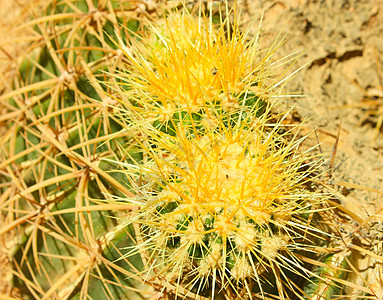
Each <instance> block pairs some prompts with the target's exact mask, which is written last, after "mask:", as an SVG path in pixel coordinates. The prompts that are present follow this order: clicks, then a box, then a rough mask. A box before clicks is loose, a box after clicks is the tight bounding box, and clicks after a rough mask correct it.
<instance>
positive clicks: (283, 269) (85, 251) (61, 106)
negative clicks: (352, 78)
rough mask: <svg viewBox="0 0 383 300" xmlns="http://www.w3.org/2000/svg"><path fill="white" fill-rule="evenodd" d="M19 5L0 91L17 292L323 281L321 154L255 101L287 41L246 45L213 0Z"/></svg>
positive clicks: (60, 295)
mask: <svg viewBox="0 0 383 300" xmlns="http://www.w3.org/2000/svg"><path fill="white" fill-rule="evenodd" d="M33 8H34V9H33V10H32V11H31V16H33V18H32V19H31V20H30V21H29V22H27V23H26V24H25V25H23V26H22V27H21V28H20V30H25V31H26V32H27V33H28V35H29V36H31V38H30V39H31V41H30V42H29V43H28V46H27V47H26V48H25V52H24V53H23V54H22V55H21V56H20V57H18V58H17V61H15V65H16V66H17V67H16V69H15V70H13V73H12V72H11V73H9V74H8V76H7V80H4V81H3V87H4V91H3V94H2V95H1V96H0V105H1V109H0V111H5V114H3V115H2V116H1V117H0V122H1V125H2V128H5V130H4V134H3V135H2V137H1V140H0V144H1V146H0V155H1V156H0V175H1V177H0V180H1V182H0V183H1V186H0V187H1V192H2V194H1V197H0V210H1V217H2V219H3V220H4V225H3V226H2V228H1V229H0V234H1V235H5V234H8V233H12V236H13V239H12V240H10V241H9V243H8V245H7V247H8V248H9V249H10V250H11V252H12V253H11V255H10V256H11V257H12V263H13V269H14V271H13V273H14V281H13V285H14V286H17V287H18V288H19V291H20V294H22V295H23V297H25V298H30V299H50V298H52V299H78V298H79V299H87V298H92V299H106V298H108V299H135V298H146V297H154V298H165V297H166V296H165V295H170V296H169V297H170V298H171V297H184V298H194V299H196V298H203V297H205V298H207V297H213V298H214V297H221V296H224V297H226V298H229V299H235V298H246V297H248V298H267V297H274V298H275V297H279V298H281V299H283V298H289V297H291V298H294V297H295V298H300V299H302V298H304V297H307V298H309V297H310V296H311V295H312V294H313V293H315V291H314V292H312V290H315V288H313V286H312V284H314V286H318V285H315V280H316V279H319V280H320V281H326V282H328V280H327V279H326V277H324V276H323V275H322V274H321V273H320V272H318V273H316V272H315V268H314V267H315V266H321V267H323V266H324V265H325V266H327V263H326V262H327V261H325V262H323V263H321V262H319V263H316V259H317V258H318V257H320V256H321V253H324V252H325V251H324V250H323V246H325V245H326V243H327V240H326V238H328V237H330V236H331V235H329V234H327V233H326V232H325V229H319V227H320V225H319V221H320V219H321V213H322V212H323V211H324V212H325V213H329V210H328V209H327V207H326V199H327V195H325V194H323V193H321V192H318V191H317V190H316V189H315V186H314V187H312V186H311V185H310V184H309V183H310V182H311V180H312V178H315V177H317V176H318V174H317V173H316V172H317V167H318V166H319V165H321V160H320V159H318V157H315V156H314V155H311V154H310V153H311V152H310V149H306V148H305V146H304V139H305V138H304V137H301V136H300V135H299V132H298V130H297V129H298V128H299V127H300V125H299V126H294V125H289V126H287V125H284V124H283V123H284V121H285V120H286V114H280V115H278V114H275V113H273V108H274V107H275V104H276V103H277V102H276V99H278V96H279V95H281V93H282V87H283V85H284V83H285V82H286V80H287V79H288V77H289V76H288V75H286V74H287V73H285V72H286V71H283V72H279V71H278V70H279V69H278V66H280V65H282V66H286V65H287V66H290V65H291V64H292V63H293V62H294V61H295V60H296V56H291V57H287V58H285V59H283V60H281V61H273V60H272V55H273V53H274V52H275V51H276V49H277V48H278V45H279V44H280V42H276V43H275V44H274V45H272V46H271V47H270V48H268V49H267V50H261V49H260V39H259V36H256V37H254V38H253V39H251V38H249V34H248V32H247V31H245V32H244V33H243V32H242V31H241V30H240V29H239V26H238V23H237V19H236V18H235V17H234V21H233V22H231V21H230V13H229V9H228V8H227V7H226V14H227V15H228V16H227V18H224V17H222V15H218V17H217V16H214V15H213V14H212V13H211V12H210V15H209V12H207V13H206V15H205V12H204V11H203V10H202V9H201V10H200V11H199V14H197V15H195V14H191V13H189V12H188V11H187V9H186V6H182V5H181V8H179V9H176V10H172V11H169V12H166V13H164V14H163V17H164V18H163V19H162V20H161V19H160V20H159V21H158V20H156V21H152V22H147V21H145V20H144V18H138V15H137V8H138V7H137V6H135V4H130V3H129V2H126V1H117V0H115V1H112V0H107V1H99V2H98V4H97V5H94V4H93V2H92V1H89V0H88V1H85V0H84V1H75V2H73V1H61V2H56V1H47V2H37V4H35V6H33ZM141 11H142V10H141ZM234 15H235V14H234ZM216 23H218V24H216ZM285 69H289V67H286V68H285ZM9 79H11V80H9ZM322 227H323V226H322ZM328 265H329V266H330V268H331V264H328ZM326 270H327V269H326Z"/></svg>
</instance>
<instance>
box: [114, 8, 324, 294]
mask: <svg viewBox="0 0 383 300" xmlns="http://www.w3.org/2000/svg"><path fill="white" fill-rule="evenodd" d="M226 22H229V21H228V20H226V21H222V22H221V23H222V24H221V25H220V26H218V27H217V26H216V25H214V24H213V23H211V22H210V21H209V19H208V18H206V17H194V16H192V15H190V14H188V13H183V14H180V13H170V14H169V15H168V16H167V17H166V19H164V20H163V21H162V22H160V23H159V24H155V25H152V28H151V30H152V35H150V36H149V37H145V38H142V39H141V40H140V42H139V43H133V44H132V45H131V47H130V48H128V47H125V48H124V50H125V53H126V55H127V56H128V57H129V58H130V60H131V63H132V65H131V66H130V69H129V71H126V74H125V75H126V76H125V75H124V74H121V75H119V79H121V82H122V83H121V84H120V86H127V87H128V88H127V89H125V90H124V91H123V92H122V93H120V97H122V99H123V102H124V103H125V105H126V107H127V109H126V111H125V112H124V117H126V116H128V117H129V118H130V119H131V124H132V125H131V126H132V128H134V127H136V129H138V130H139V132H140V134H139V135H137V137H136V140H137V143H138V144H139V145H141V149H142V153H143V157H144V159H143V160H142V162H137V164H135V165H134V166H133V165H126V167H127V171H126V174H127V175H128V176H129V177H130V178H133V180H130V181H134V182H141V184H142V186H141V187H140V188H139V189H137V191H136V193H137V194H138V199H136V200H134V203H139V206H140V207H139V210H138V213H137V216H136V217H135V218H133V219H132V220H130V222H133V223H136V224H139V226H140V228H141V230H140V234H139V235H141V239H140V240H142V243H141V244H140V245H139V246H138V247H137V248H135V249H134V250H133V253H138V252H140V253H141V252H142V248H143V247H144V249H145V251H146V252H148V253H149V258H148V266H150V267H148V268H147V269H145V270H144V271H145V272H148V274H151V273H153V272H154V273H156V274H165V275H164V276H165V277H166V278H167V280H168V282H176V283H177V284H178V285H180V286H182V287H184V288H185V287H186V288H187V289H189V290H190V291H193V292H194V293H196V294H198V295H199V294H201V293H202V294H203V293H206V290H209V291H210V292H208V294H210V295H211V296H212V297H214V295H215V294H217V293H219V292H218V291H219V290H221V291H222V290H225V289H228V290H232V291H234V294H237V295H243V292H242V291H245V293H246V294H247V295H249V296H250V297H251V295H252V293H253V292H254V291H258V293H261V294H262V295H263V293H264V292H263V290H264V289H263V286H264V284H265V282H269V283H270V282H271V285H274V284H275V285H276V286H277V288H276V289H277V291H278V292H277V293H278V294H279V295H285V287H283V285H287V286H288V289H291V290H294V287H293V285H292V284H291V283H290V281H289V279H288V276H287V275H285V274H284V272H285V271H286V270H287V271H290V272H293V273H296V274H304V273H305V269H304V268H303V267H302V266H301V265H300V262H299V259H298V258H297V257H296V256H295V251H296V250H297V249H299V251H301V250H302V249H303V251H310V249H311V248H312V246H311V235H312V234H313V232H314V231H315V229H313V227H312V225H311V224H310V222H309V221H308V220H307V219H306V217H304V214H305V213H307V212H309V210H310V209H311V208H312V206H313V205H314V204H315V203H317V201H318V197H317V195H316V194H314V193H311V192H308V191H307V190H306V189H304V188H302V182H303V181H305V180H307V176H308V174H309V173H310V171H307V170H310V169H311V168H312V166H311V167H310V166H306V167H305V168H303V165H304V164H305V162H306V161H307V152H306V151H305V150H302V149H301V143H302V140H303V139H297V138H294V137H291V136H294V135H293V134H292V132H293V131H294V129H292V130H287V132H286V133H281V131H280V130H279V129H280V128H283V126H282V124H281V123H280V122H279V121H274V122H271V117H270V110H269V107H270V105H271V102H270V98H271V97H276V96H278V93H277V92H276V91H275V90H274V88H275V86H277V85H278V81H277V79H276V78H275V77H273V76H272V73H271V69H270V65H271V64H270V58H271V55H272V53H273V52H274V50H275V49H272V50H269V51H266V52H265V53H263V56H262V55H261V52H260V51H259V44H258V41H257V38H255V39H252V40H250V41H248V36H247V34H243V33H240V31H239V29H238V26H237V24H236V23H234V25H233V26H232V27H230V26H229V24H228V23H226ZM278 80H280V79H278ZM116 90H117V91H119V87H116ZM169 128H171V130H168V129H169ZM303 169H305V171H302V170H303ZM142 198H144V199H145V200H144V201H142ZM301 252H302V251H301ZM292 265H295V266H292ZM270 275H271V277H273V279H270ZM302 276H304V275H302Z"/></svg>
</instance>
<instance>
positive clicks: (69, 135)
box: [0, 0, 144, 299]
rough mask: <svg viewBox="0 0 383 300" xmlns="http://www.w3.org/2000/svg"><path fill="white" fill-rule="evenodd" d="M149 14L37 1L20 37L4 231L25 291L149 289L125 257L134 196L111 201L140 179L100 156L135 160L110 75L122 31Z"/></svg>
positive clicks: (7, 122) (81, 294)
mask: <svg viewBox="0 0 383 300" xmlns="http://www.w3.org/2000/svg"><path fill="white" fill-rule="evenodd" d="M141 23H142V22H141V20H140V18H139V14H138V13H137V6H136V4H134V3H133V4H132V3H130V2H127V1H117V0H116V1H114V0H111V1H109V0H107V1H98V2H96V1H36V2H35V3H34V4H33V5H31V8H30V19H29V20H28V21H27V22H26V23H25V24H23V25H22V26H21V27H20V28H18V29H17V30H18V34H17V36H18V37H17V40H16V41H12V39H11V37H9V39H10V40H11V41H10V43H12V42H13V43H17V42H18V41H20V42H21V43H24V44H25V46H24V47H23V49H22V51H21V50H20V53H19V56H18V57H15V58H14V62H13V63H14V66H15V69H14V70H11V71H10V72H9V73H8V74H7V76H4V78H3V79H4V80H3V82H2V95H1V96H0V105H1V109H0V110H1V111H2V112H4V113H2V115H1V116H0V124H1V128H2V136H1V138H0V144H1V146H0V184H1V186H0V188H1V197H0V210H1V220H2V224H3V225H2V226H1V229H0V233H1V235H2V236H4V235H5V234H8V236H9V240H8V241H7V245H6V247H7V248H8V249H9V251H10V256H12V258H13V268H14V279H13V281H14V282H13V285H14V286H15V287H17V288H18V289H19V292H20V293H21V295H22V296H23V297H25V298H29V299H68V298H81V299H86V298H88V297H91V298H93V299H105V298H106V297H107V298H120V297H124V296H123V295H126V296H125V297H143V296H142V293H143V294H144V292H142V291H140V288H139V285H138V284H134V282H137V279H138V280H139V281H140V278H139V275H136V271H135V269H136V268H138V267H139V266H140V265H139V263H137V264H135V263H134V261H133V263H132V262H131V261H129V262H128V261H126V260H120V261H119V262H114V260H115V259H117V258H119V257H120V250H119V249H120V248H121V247H123V246H124V245H125V246H126V245H130V244H131V243H132V242H133V241H132V238H131V233H130V231H131V230H130V229H129V228H125V227H123V228H121V227H118V221H116V219H115V217H116V216H119V215H121V214H122V212H121V211H123V210H126V209H128V208H129V207H131V206H130V205H125V206H118V207H116V205H113V204H109V203H105V200H106V199H109V200H112V199H113V198H112V196H111V195H112V194H119V193H120V195H122V194H123V195H129V193H130V190H129V187H128V186H127V185H126V184H124V183H123V182H122V181H121V180H119V174H118V173H113V172H112V173H107V171H108V170H110V169H114V168H115V166H114V165H112V164H110V163H106V162H104V161H101V158H103V157H108V158H110V159H114V160H117V161H119V160H125V158H124V157H125V152H124V153H122V152H121V150H120V148H119V147H118V146H117V141H118V142H119V143H124V142H125V141H126V140H127V139H128V137H127V133H124V132H123V131H121V129H122V128H123V127H124V124H121V123H119V122H120V121H119V120H117V119H116V118H114V117H113V116H112V115H111V114H109V113H108V111H110V109H109V107H108V105H109V104H114V103H115V101H114V100H113V99H111V98H109V97H108V96H107V95H106V94H105V91H104V90H103V89H102V88H101V86H100V83H99V82H100V81H102V80H108V76H107V75H106V74H105V72H104V71H105V70H107V69H109V68H111V69H115V68H117V66H118V65H119V64H120V63H121V62H122V61H123V60H124V59H125V58H124V56H123V54H122V52H121V51H120V50H119V49H118V47H117V45H115V43H114V41H112V39H113V40H117V37H119V38H120V39H122V40H126V39H129V36H130V34H131V32H134V31H137V30H138V28H139V26H141V25H140V24H141ZM111 137H113V139H111ZM129 147H131V146H130V145H129V144H127V146H126V149H125V150H126V151H130V150H129ZM127 276H129V277H131V280H128V281H126V280H125V278H126V277H127ZM133 286H134V288H133ZM137 295H138V296H137Z"/></svg>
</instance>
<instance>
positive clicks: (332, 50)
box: [240, 0, 383, 214]
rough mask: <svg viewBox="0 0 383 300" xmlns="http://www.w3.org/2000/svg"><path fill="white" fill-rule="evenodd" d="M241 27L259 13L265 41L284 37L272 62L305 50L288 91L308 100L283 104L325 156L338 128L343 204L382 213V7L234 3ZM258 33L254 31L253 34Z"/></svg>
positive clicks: (343, 1)
mask: <svg viewBox="0 0 383 300" xmlns="http://www.w3.org/2000/svg"><path fill="white" fill-rule="evenodd" d="M240 7H241V8H242V9H243V11H244V16H245V19H244V23H246V22H248V21H249V20H250V19H254V18H259V16H261V15H262V12H264V21H263V27H264V29H263V31H264V32H263V35H264V36H265V37H275V36H276V35H277V34H279V33H280V32H281V31H282V32H284V33H286V34H287V36H286V43H285V44H284V45H282V46H281V48H280V49H279V50H278V52H277V56H280V57H282V56H285V55H288V54H290V53H293V52H294V51H296V50H300V49H302V50H304V51H305V54H304V55H303V56H302V57H301V58H299V60H298V62H297V64H296V68H298V67H300V66H303V65H305V64H307V66H305V67H304V68H303V69H302V70H301V71H299V72H298V73H297V74H296V76H295V77H294V78H293V79H292V80H291V81H290V82H289V83H288V84H287V86H286V88H287V90H288V91H289V92H293V93H300V94H304V95H307V97H305V98H298V99H299V100H298V99H295V100H290V101H288V104H289V105H296V109H295V112H296V114H297V115H298V117H300V118H301V119H307V118H309V120H308V124H309V125H311V126H312V128H317V133H318V138H319V141H320V142H321V143H322V150H323V152H327V153H329V154H330V153H331V152H332V150H333V146H334V144H335V142H336V140H337V135H338V128H339V126H340V124H341V129H340V135H339V145H338V151H337V152H336V160H335V166H338V168H337V169H336V170H335V172H334V174H333V175H334V179H336V180H338V181H346V182H348V183H350V184H349V185H346V186H344V187H342V189H343V190H344V189H346V190H347V191H344V194H345V193H347V197H348V198H349V199H351V201H352V200H354V201H355V202H357V203H361V202H362V203H363V210H366V212H361V213H365V214H374V213H376V212H378V211H379V210H380V209H381V208H383V205H382V204H381V203H380V202H382V201H381V200H382V197H381V195H380V194H379V193H371V192H367V191H365V190H363V189H355V188H352V187H351V186H352V184H351V183H355V184H359V185H363V186H365V187H368V188H370V189H377V190H381V191H383V186H382V181H383V172H382V170H383V134H382V132H383V126H381V122H382V119H383V106H382V104H383V73H382V70H383V60H382V53H383V0H362V1H360V0H321V1H315V0H284V1H275V0H269V1H258V0H244V1H241V2H240ZM255 30H256V28H255Z"/></svg>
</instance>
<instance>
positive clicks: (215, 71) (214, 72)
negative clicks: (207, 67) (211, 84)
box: [211, 67, 218, 76]
mask: <svg viewBox="0 0 383 300" xmlns="http://www.w3.org/2000/svg"><path fill="white" fill-rule="evenodd" d="M217 73H218V69H217V68H216V67H214V68H213V69H211V74H212V75H213V76H214V75H215V74H217Z"/></svg>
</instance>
